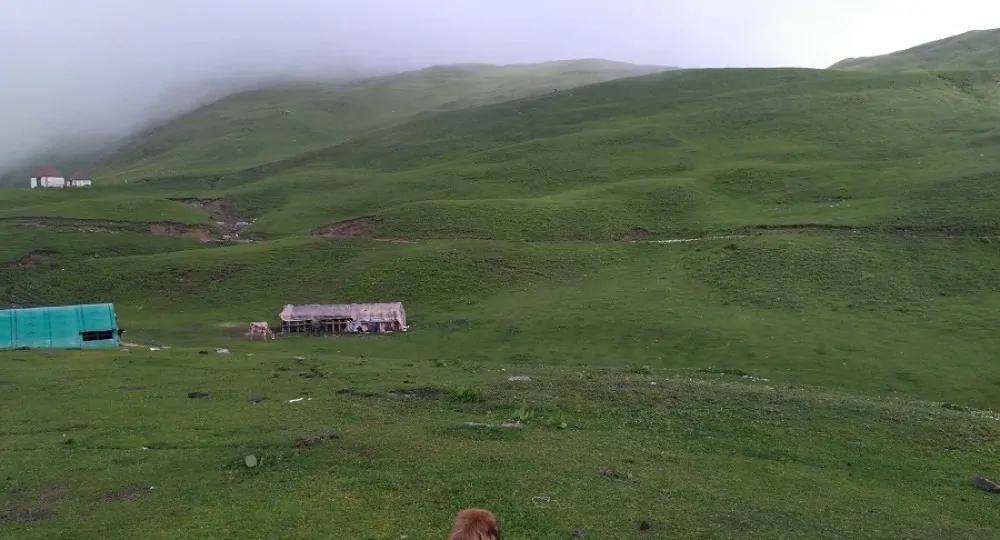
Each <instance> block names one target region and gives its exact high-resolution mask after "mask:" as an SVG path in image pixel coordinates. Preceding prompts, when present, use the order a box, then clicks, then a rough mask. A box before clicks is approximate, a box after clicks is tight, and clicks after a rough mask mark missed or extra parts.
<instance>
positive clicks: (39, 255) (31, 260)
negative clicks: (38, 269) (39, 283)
mask: <svg viewBox="0 0 1000 540" xmlns="http://www.w3.org/2000/svg"><path fill="white" fill-rule="evenodd" d="M58 254H59V252H58V251H53V250H50V249H33V250H31V251H29V252H28V253H26V254H24V256H22V257H21V258H19V259H17V260H16V261H11V262H10V263H8V266H11V267H14V268H31V267H33V266H36V265H37V264H38V263H40V262H42V261H44V260H45V259H47V258H49V257H51V256H52V255H58Z"/></svg>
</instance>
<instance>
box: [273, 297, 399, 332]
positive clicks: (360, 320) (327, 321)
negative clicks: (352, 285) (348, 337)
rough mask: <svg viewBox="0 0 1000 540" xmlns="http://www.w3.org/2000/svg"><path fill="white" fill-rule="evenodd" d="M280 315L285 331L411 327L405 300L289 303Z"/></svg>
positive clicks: (369, 330)
mask: <svg viewBox="0 0 1000 540" xmlns="http://www.w3.org/2000/svg"><path fill="white" fill-rule="evenodd" d="M279 317H280V318H281V331H282V333H297V332H306V333H310V332H323V333H332V334H345V333H378V332H394V331H405V330H406V329H407V325H406V310H405V309H404V308H403V304H402V302H386V303H376V304H300V305H295V304H288V305H286V306H285V307H284V309H282V310H281V314H280V315H279Z"/></svg>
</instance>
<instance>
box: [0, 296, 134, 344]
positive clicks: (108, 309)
mask: <svg viewBox="0 0 1000 540" xmlns="http://www.w3.org/2000/svg"><path fill="white" fill-rule="evenodd" d="M118 342H119V339H118V320H117V317H116V316H115V307H114V305H113V304H84V305H76V306H49V307H35V308H23V309H8V310H0V349H17V348H22V347H27V348H31V349H43V348H47V349H69V348H76V347H117V346H118Z"/></svg>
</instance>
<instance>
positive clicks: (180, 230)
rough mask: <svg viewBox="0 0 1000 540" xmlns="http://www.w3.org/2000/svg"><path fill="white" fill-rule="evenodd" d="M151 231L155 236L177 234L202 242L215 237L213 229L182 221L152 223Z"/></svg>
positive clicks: (176, 235)
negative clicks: (183, 223) (194, 225)
mask: <svg viewBox="0 0 1000 540" xmlns="http://www.w3.org/2000/svg"><path fill="white" fill-rule="evenodd" d="M149 232H150V233H151V234H153V235H154V236H175V237H178V238H197V239H198V240H201V241H202V242H208V241H210V240H212V239H214V238H215V235H213V234H212V231H210V230H208V229H207V228H205V227H192V226H188V225H182V224H180V223H170V222H160V223H151V224H150V225H149Z"/></svg>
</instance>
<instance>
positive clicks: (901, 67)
mask: <svg viewBox="0 0 1000 540" xmlns="http://www.w3.org/2000/svg"><path fill="white" fill-rule="evenodd" d="M998 68H1000V29H991V30H974V31H971V32H965V33H963V34H958V35H955V36H950V37H946V38H944V39H939V40H936V41H932V42H930V43H924V44H921V45H917V46H916V47H911V48H909V49H905V50H902V51H896V52H894V53H890V54H884V55H880V56H870V57H862V58H847V59H845V60H841V61H840V62H837V63H836V64H834V65H832V66H830V69H848V70H860V71H879V72H892V71H912V70H970V69H998Z"/></svg>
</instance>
